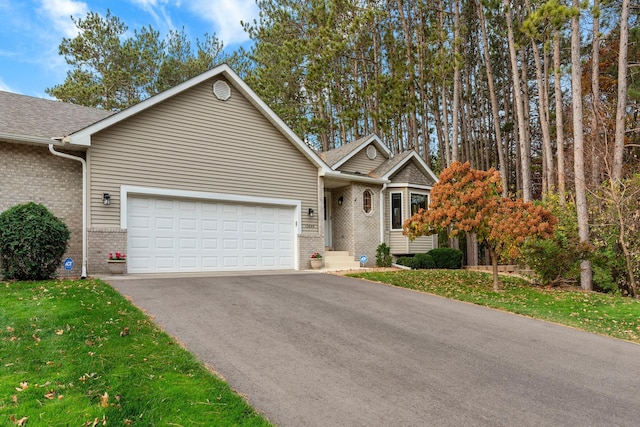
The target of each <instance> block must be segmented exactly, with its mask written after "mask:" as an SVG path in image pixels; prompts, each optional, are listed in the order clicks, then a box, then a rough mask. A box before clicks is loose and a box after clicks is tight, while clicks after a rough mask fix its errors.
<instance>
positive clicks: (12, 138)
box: [0, 132, 60, 146]
mask: <svg viewBox="0 0 640 427" xmlns="http://www.w3.org/2000/svg"><path fill="white" fill-rule="evenodd" d="M0 140H5V141H7V142H29V143H34V144H44V145H47V146H48V145H50V144H53V145H60V143H59V142H57V140H55V139H53V138H45V137H41V136H29V135H17V134H15V133H6V132H0Z"/></svg>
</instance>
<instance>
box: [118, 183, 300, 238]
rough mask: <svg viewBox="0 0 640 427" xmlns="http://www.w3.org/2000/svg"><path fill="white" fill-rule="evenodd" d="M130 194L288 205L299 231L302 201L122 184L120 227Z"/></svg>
mask: <svg viewBox="0 0 640 427" xmlns="http://www.w3.org/2000/svg"><path fill="white" fill-rule="evenodd" d="M130 195H141V196H163V197H177V198H182V199H200V200H201V201H207V200H208V201H216V202H237V203H249V204H260V205H277V206H290V207H294V208H296V213H295V224H294V231H295V234H296V235H297V236H299V235H300V233H301V227H300V224H301V223H302V209H301V207H302V201H300V200H292V199H276V198H270V197H256V196H243V195H239V194H225V193H206V192H202V191H187V190H174V189H169V188H154V187H137V186H132V185H123V186H121V187H120V228H122V229H124V230H126V229H127V214H128V212H127V210H128V209H127V200H128V197H129V196H130Z"/></svg>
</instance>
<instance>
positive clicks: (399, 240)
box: [389, 231, 409, 255]
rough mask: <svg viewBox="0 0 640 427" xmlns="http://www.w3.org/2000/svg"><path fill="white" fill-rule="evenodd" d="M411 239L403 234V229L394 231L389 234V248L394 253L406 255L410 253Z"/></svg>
mask: <svg viewBox="0 0 640 427" xmlns="http://www.w3.org/2000/svg"><path fill="white" fill-rule="evenodd" d="M408 242H409V239H408V238H406V237H405V236H403V235H402V231H392V232H391V233H390V234H389V248H390V249H391V254H392V255H404V254H408V253H409V246H408V244H407V243H408Z"/></svg>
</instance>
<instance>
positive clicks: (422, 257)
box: [413, 254, 436, 270]
mask: <svg viewBox="0 0 640 427" xmlns="http://www.w3.org/2000/svg"><path fill="white" fill-rule="evenodd" d="M413 260H414V263H415V265H417V267H416V268H419V269H422V270H428V269H432V268H436V263H435V261H434V260H433V257H432V256H431V255H429V254H416V255H415V256H414V257H413Z"/></svg>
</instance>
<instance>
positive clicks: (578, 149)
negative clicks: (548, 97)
mask: <svg viewBox="0 0 640 427" xmlns="http://www.w3.org/2000/svg"><path fill="white" fill-rule="evenodd" d="M573 7H574V8H575V9H576V10H577V11H579V10H580V0H573ZM581 74H582V64H581V63H580V15H579V14H578V15H576V16H574V17H572V18H571V101H572V105H573V108H572V109H573V169H574V173H575V186H576V211H577V215H578V234H579V236H580V243H582V244H587V243H588V242H589V214H588V211H587V188H586V182H585V173H584V135H583V128H582V88H581V84H580V83H581V80H580V79H581ZM592 279H593V278H592V272H591V261H589V260H587V259H583V260H582V261H581V262H580V286H581V287H582V289H585V290H589V291H592V290H593V280H592Z"/></svg>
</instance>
